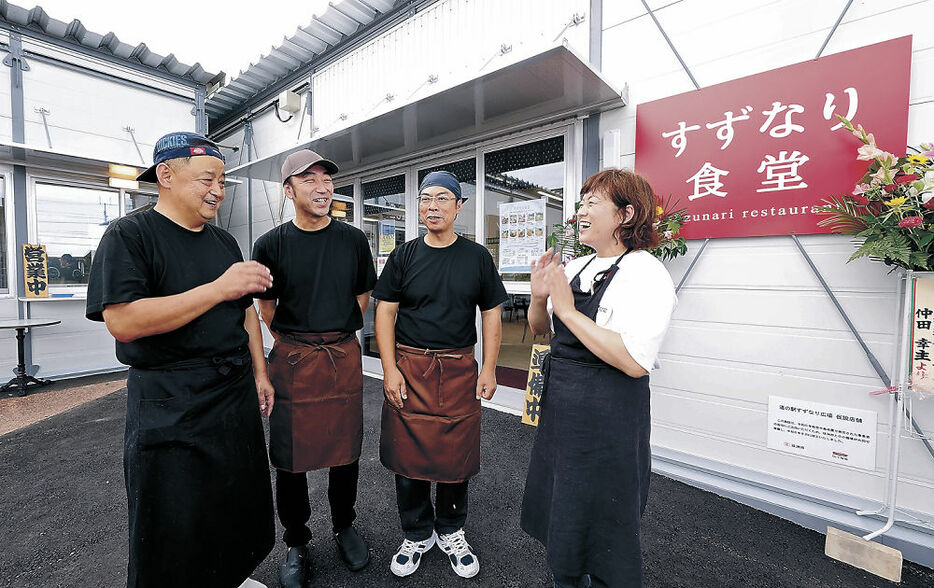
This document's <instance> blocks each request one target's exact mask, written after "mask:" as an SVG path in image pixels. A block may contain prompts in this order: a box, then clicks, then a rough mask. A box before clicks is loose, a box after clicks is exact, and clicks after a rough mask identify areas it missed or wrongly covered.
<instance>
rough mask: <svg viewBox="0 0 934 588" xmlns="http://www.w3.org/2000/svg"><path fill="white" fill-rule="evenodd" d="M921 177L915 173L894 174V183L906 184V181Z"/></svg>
mask: <svg viewBox="0 0 934 588" xmlns="http://www.w3.org/2000/svg"><path fill="white" fill-rule="evenodd" d="M919 179H921V176H917V175H915V174H902V175H900V176H895V183H896V184H907V183H908V182H913V181H915V180H919Z"/></svg>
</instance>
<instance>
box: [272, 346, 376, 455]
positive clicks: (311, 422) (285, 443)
mask: <svg viewBox="0 0 934 588" xmlns="http://www.w3.org/2000/svg"><path fill="white" fill-rule="evenodd" d="M269 379H270V381H271V382H272V385H273V387H274V388H275V390H276V396H275V404H274V405H273V410H272V414H271V415H269V461H270V462H272V465H273V467H275V468H277V469H280V470H286V471H288V472H296V473H297V472H307V471H311V470H317V469H320V468H326V467H332V466H339V465H346V464H349V463H352V462H354V461H356V460H357V459H359V458H360V445H361V443H362V442H363V366H362V363H361V357H360V344H359V343H358V342H357V338H356V337H355V336H354V334H353V333H341V332H330V333H289V334H279V335H278V339H277V340H276V344H275V346H273V348H272V351H270V352H269Z"/></svg>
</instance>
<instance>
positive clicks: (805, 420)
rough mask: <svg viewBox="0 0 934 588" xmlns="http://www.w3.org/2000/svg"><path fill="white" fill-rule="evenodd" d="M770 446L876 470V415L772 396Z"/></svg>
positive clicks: (869, 412)
mask: <svg viewBox="0 0 934 588" xmlns="http://www.w3.org/2000/svg"><path fill="white" fill-rule="evenodd" d="M768 446H769V448H770V449H778V450H779V451H785V452H787V453H794V454H796V455H804V456H807V457H814V458H817V459H821V460H824V461H829V462H833V463H840V464H844V465H848V466H852V467H855V468H860V469H864V470H872V469H875V467H876V413H875V412H873V411H871V410H859V409H855V408H847V407H845V406H833V405H831V404H820V403H818V402H809V401H807V400H798V399H794V398H782V397H780V396H769V434H768Z"/></svg>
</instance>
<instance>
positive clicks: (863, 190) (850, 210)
mask: <svg viewBox="0 0 934 588" xmlns="http://www.w3.org/2000/svg"><path fill="white" fill-rule="evenodd" d="M837 118H839V119H840V120H841V121H842V122H843V125H844V127H845V128H846V129H847V130H848V131H850V132H851V133H852V134H853V135H854V136H856V137H857V138H858V139H859V140H860V141H862V143H863V145H862V146H861V147H860V148H859V149H857V153H858V156H857V159H859V160H860V161H868V162H870V163H869V165H868V167H867V169H866V174H865V175H864V176H863V177H862V178H860V180H859V181H858V182H857V183H856V186H855V188H854V190H853V193H852V194H847V195H842V196H832V197H831V198H830V199H829V200H825V201H824V202H825V203H826V205H825V206H822V207H821V208H820V210H819V214H822V215H824V216H826V218H824V219H822V220H821V221H820V222H818V225H819V226H822V227H830V228H831V229H832V230H833V231H834V232H837V233H843V234H846V235H853V236H855V237H856V239H857V245H858V248H857V249H856V251H855V252H854V253H853V255H851V256H850V259H849V260H848V261H853V260H854V259H859V258H861V257H869V258H870V259H875V260H879V261H882V262H883V263H885V264H886V265H889V266H893V269H894V268H895V267H901V268H905V269H912V270H916V271H928V270H931V269H934V267H932V264H934V230H932V229H934V147H932V145H931V144H930V143H922V144H921V145H920V146H919V147H909V148H908V149H909V150H910V151H912V153H911V154H910V155H906V156H905V157H898V156H896V155H893V154H892V153H889V152H887V151H883V150H882V149H880V148H879V146H878V145H876V140H875V137H873V136H872V133H867V132H866V130H865V129H863V127H862V125H856V126H855V127H854V126H853V124H852V123H851V122H850V121H849V120H847V119H846V118H844V117H842V116H839V115H838V117H837Z"/></svg>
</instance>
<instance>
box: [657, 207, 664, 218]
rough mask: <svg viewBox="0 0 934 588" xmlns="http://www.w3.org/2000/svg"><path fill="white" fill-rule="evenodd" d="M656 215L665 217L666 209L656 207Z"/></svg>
mask: <svg viewBox="0 0 934 588" xmlns="http://www.w3.org/2000/svg"><path fill="white" fill-rule="evenodd" d="M655 215H656V216H658V217H659V218H661V217H663V216H665V209H664V208H662V207H661V206H656V207H655Z"/></svg>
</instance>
